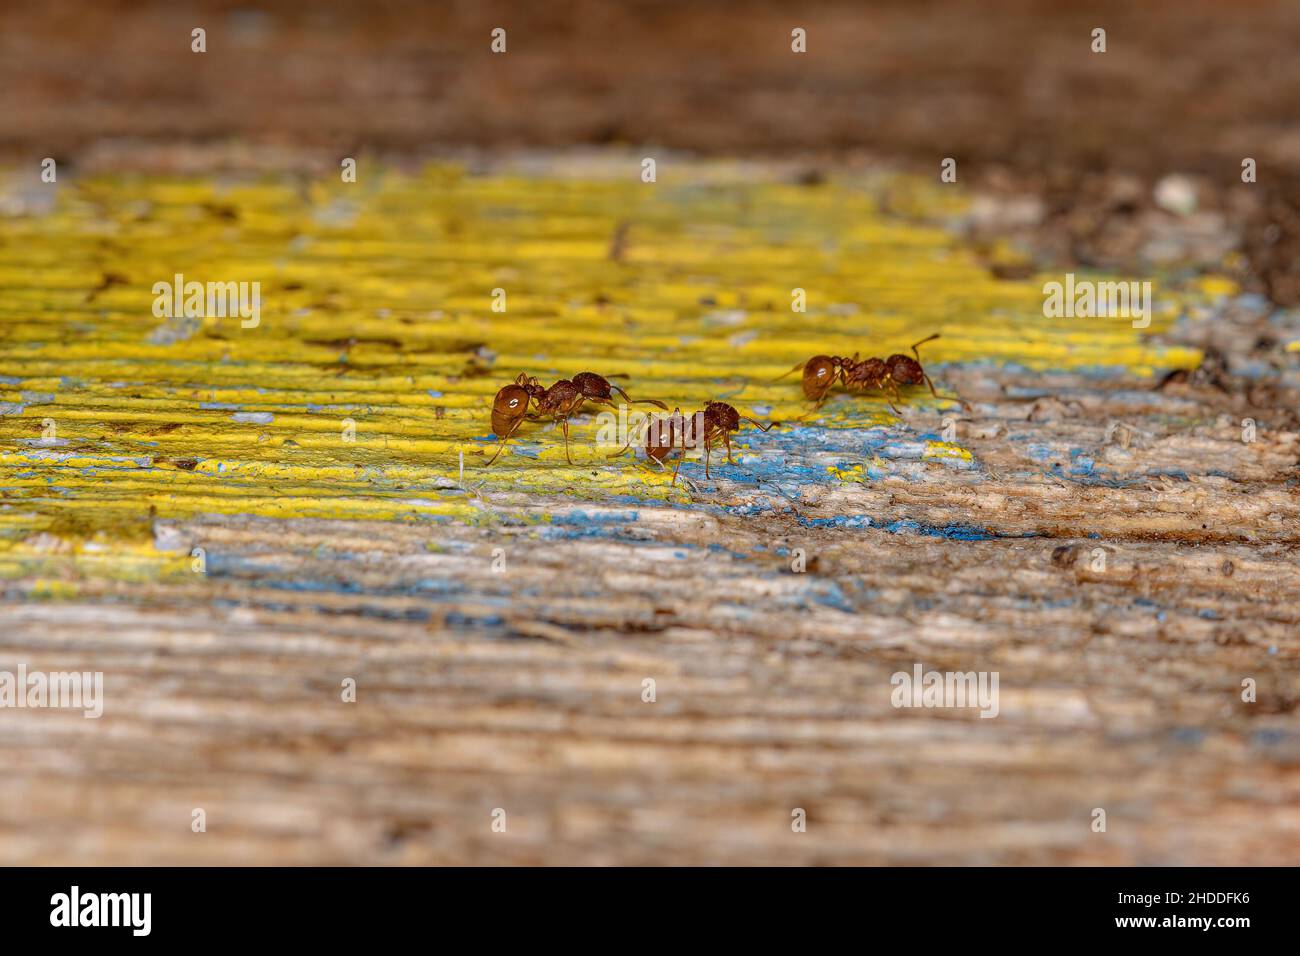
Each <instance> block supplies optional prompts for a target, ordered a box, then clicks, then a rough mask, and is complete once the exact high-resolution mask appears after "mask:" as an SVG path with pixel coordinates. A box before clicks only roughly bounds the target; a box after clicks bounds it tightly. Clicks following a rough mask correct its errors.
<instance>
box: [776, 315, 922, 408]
mask: <svg viewBox="0 0 1300 956" xmlns="http://www.w3.org/2000/svg"><path fill="white" fill-rule="evenodd" d="M938 337H939V333H938V332H936V333H934V335H930V336H927V337H926V338H923V339H921V341H919V342H917V343H916V344H915V345H913V346H912V355H913V356H915V358H912V357H911V356H907V355H902V354H900V353H898V352H895V353H894V354H893V355H891V356H889V358H887V359H878V358H866V359H862V360H861V361H859V360H858V354H857V353H856V352H854V353H853V357H852V358H845V357H843V356H833V355H814V356H813V357H812V358H810V359H808V360H807V361H806V362H800V363H799V364H798V365H796V366H795V367H794V368H792V369H790V371H789V372H786V373H785V375H790V374H791V373H793V372H797V371H799V370H800V369H803V393H804V395H805V396H806V397H807V398H808V399H810V400H812V401H815V402H816V403H817V406H816V407H817V408H820V407H821V406H822V403H823V402H825V401H826V396H827V394H828V393H829V392H830V390H831V386H833V385H834V384H835V380H836V379H837V378H838V379H839V381H840V383H841V384H843V385H844V387H845V388H847V389H848V390H849V391H853V392H864V391H866V390H867V389H870V388H878V389H880V391H882V392H884V393H885V401H887V402H888V403H889V407H890V408H892V409H893V410H894V413H895V414H901V412H899V410H898V406H897V405H895V404H894V402H895V401H900V402H901V401H902V400H903V395H902V391H901V387H902V386H904V385H921V384H925V385H928V386H930V394H932V395H933V396H934V397H935V398H944V397H945V396H943V395H940V394H939V392H938V390H936V389H935V387H934V382H932V381H931V380H930V376H929V375H927V374H926V373H925V369H924V368H922V367H921V353H920V352H918V351H917V346H920V345H924V344H925V343H926V342H930V341H933V340H934V339H937V338H938ZM785 375H782V376H780V377H779V378H777V379H775V381H778V382H779V381H780V380H781V379H782V378H785Z"/></svg>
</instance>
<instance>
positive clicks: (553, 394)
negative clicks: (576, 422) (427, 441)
mask: <svg viewBox="0 0 1300 956" xmlns="http://www.w3.org/2000/svg"><path fill="white" fill-rule="evenodd" d="M612 392H618V394H619V395H621V396H622V397H623V400H624V401H625V402H627V403H628V404H629V405H656V406H658V407H659V408H662V409H667V408H668V406H667V405H665V404H664V403H663V402H661V401H659V400H658V399H654V398H644V399H639V400H634V399H632V398H631V397H630V396H629V395H628V394H627V392H625V391H623V389H621V388H619V387H618V386H617V385H613V384H611V383H610V381H609V380H608V379H606V378H605V377H604V376H602V375H597V374H596V373H595V372H579V373H578V374H577V375H575V376H573V379H572V380H570V379H567V378H562V379H560V380H559V381H558V382H556V383H555V384H554V385H552V386H551V387H550V388H544V387H543V386H542V383H541V382H539V381H538V380H537V377H536V376H530V375H528V374H527V373H525V372H520V373H519V377H518V378H516V379H515V380H514V383H513V384H510V385H506V386H504V387H503V388H501V390H500V391H498V392H497V394H496V398H494V399H493V400H492V433H493V434H494V435H500V436H501V444H500V445H499V446H498V447H497V450H496V453H495V454H494V455H493V456H492V457H491V458H489V459H488V462H487V464H486V465H484V467H485V468H486V467H489V466H491V465H492V463H493V462H495V461H496V460H497V458H498V457H499V456H500V454H501V452H502V451H504V450H505V447H506V442H507V441H508V440H509V439H510V436H512V435H513V434H514V433H515V432H516V431H517V430H518V428H519V426H520V425H522V424H523V423H524V420H525V419H529V418H531V420H533V421H540V420H541V419H543V418H551V419H552V420H554V421H558V422H559V423H560V426H561V428H563V430H564V459H565V461H567V462H568V463H569V464H570V465H572V464H573V458H572V457H571V456H570V455H569V416H570V415H572V414H573V413H574V412H576V411H577V410H578V409H579V408H581V407H582V404H583V403H584V402H595V403H597V404H599V405H608V406H609V407H610V408H617V407H618V406H617V405H616V404H615V403H614V399H613V395H612V394H611V393H612ZM530 404H535V405H536V406H537V414H536V415H533V416H529V414H528V406H529V405H530Z"/></svg>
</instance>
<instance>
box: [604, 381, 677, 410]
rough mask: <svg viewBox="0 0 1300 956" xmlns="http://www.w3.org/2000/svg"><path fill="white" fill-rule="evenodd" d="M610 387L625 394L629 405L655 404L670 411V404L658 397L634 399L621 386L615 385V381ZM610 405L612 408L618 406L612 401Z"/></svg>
mask: <svg viewBox="0 0 1300 956" xmlns="http://www.w3.org/2000/svg"><path fill="white" fill-rule="evenodd" d="M609 387H610V388H612V389H613V390H614V391H616V392H618V393H619V394H620V395H622V396H623V401H625V402H627V404H629V405H653V406H655V407H656V408H662V409H663V410H664V411H668V406H667V405H665V404H664V403H663V402H661V401H659V399H657V398H638V399H635V400H633V399H632V398H631V397H630V396H629V395H628V394H627V392H625V391H623V390H622V389H621V388H619V387H618V386H617V385H614V384H613V383H610V386H609ZM609 405H610V407H611V408H616V407H617V406H616V405H615V404H614V403H613V402H610V403H609Z"/></svg>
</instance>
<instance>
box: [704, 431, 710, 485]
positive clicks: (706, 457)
mask: <svg viewBox="0 0 1300 956" xmlns="http://www.w3.org/2000/svg"><path fill="white" fill-rule="evenodd" d="M704 477H705V478H706V479H707V478H708V477H709V440H708V439H707V438H706V439H705V440H704Z"/></svg>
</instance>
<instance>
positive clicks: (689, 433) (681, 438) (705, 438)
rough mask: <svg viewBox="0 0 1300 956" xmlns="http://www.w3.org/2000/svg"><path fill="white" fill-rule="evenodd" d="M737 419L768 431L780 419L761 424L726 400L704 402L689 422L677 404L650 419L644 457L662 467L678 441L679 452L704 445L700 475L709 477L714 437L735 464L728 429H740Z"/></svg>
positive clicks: (675, 475)
mask: <svg viewBox="0 0 1300 956" xmlns="http://www.w3.org/2000/svg"><path fill="white" fill-rule="evenodd" d="M741 422H749V424H751V425H753V426H754V427H755V428H757V429H758V430H759V431H763V432H766V431H770V430H771V429H773V428H775V427H776V426H777V425H779V424H780V422H771V423H770V424H767V425H763V424H761V423H760V422H756V421H754V419H752V418H748V417H745V416H743V415H741V414H740V413H739V412H738V411H736V409H735V408H733V407H732V406H730V405H728V404H727V403H726V402H706V403H705V405H704V408H703V409H702V410H701V411H698V412H696V413H695V414H694V415H692V416H691V417H690V424H689V425H688V424H687V419H686V417H685V416H684V415H682V410H681V409H680V408H674V409H673V413H672V414H671V415H669V416H667V417H665V418H661V419H659V420H657V421H652V422H651V423H650V427H649V428H648V429H647V431H646V443H645V453H646V460H647V461H653V462H654V463H655V465H656V466H657V467H658V468H660V469H661V470H662V469H663V468H664V459H666V458H667V457H668V455H669V454H671V453H672V450H673V449H674V448H675V447H678V446H679V445H680V447H681V449H682V451H683V452H685V451H686V449H688V448H699V447H701V446H703V448H704V477H705V478H709V477H711V475H710V474H709V458H710V451H711V449H712V447H713V445H714V444H716V443H717V441H718V439H722V441H723V443H724V445H725V446H726V449H727V463H728V464H735V462H733V461H732V459H731V433H732V432H734V431H739V430H740V423H741ZM631 444H632V440H631V439H630V438H629V439H628V443H627V445H624V446H623V447H622V448H621V449H620V450H619V451H618V452H617V453H616V454H613V455H610V457H611V458H617V457H618V456H619V455H621V454H623V452H625V451H627V449H628V447H629V446H630V445H631ZM681 467H682V462H681V459H678V461H677V467H676V468H674V469H673V484H676V483H677V472H678V471H679V470H680V469H681Z"/></svg>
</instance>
